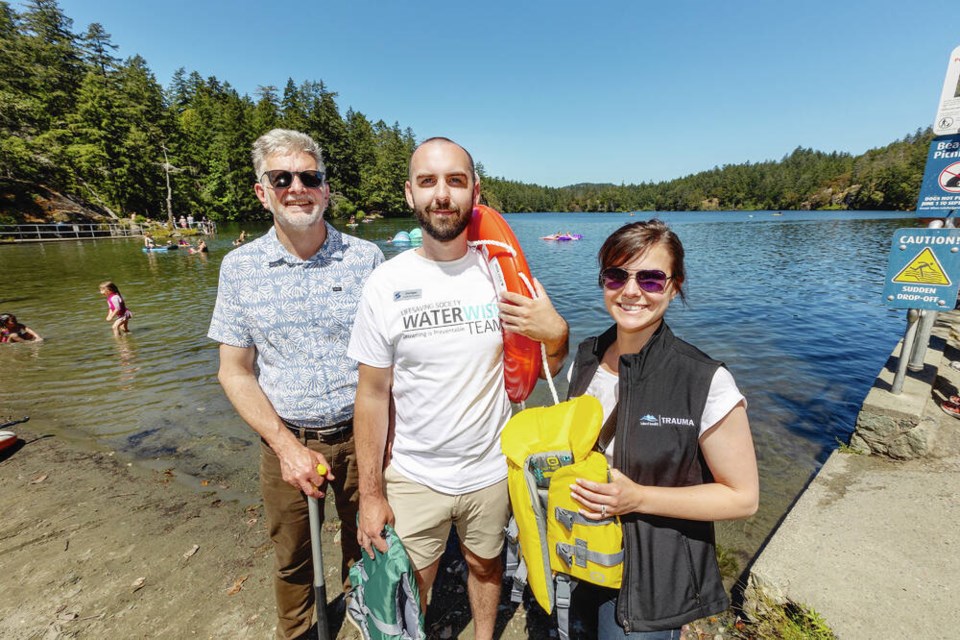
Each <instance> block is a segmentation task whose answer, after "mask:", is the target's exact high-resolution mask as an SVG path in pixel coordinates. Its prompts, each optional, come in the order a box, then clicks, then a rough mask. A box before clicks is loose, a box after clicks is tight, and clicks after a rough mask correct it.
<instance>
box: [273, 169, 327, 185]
mask: <svg viewBox="0 0 960 640" xmlns="http://www.w3.org/2000/svg"><path fill="white" fill-rule="evenodd" d="M263 176H267V180H268V181H269V182H270V186H271V187H273V188H275V189H286V188H287V187H289V186H290V185H292V184H293V176H299V177H300V184H302V185H303V186H305V187H306V188H307V189H316V188H317V187H319V186H322V185H323V178H324V175H323V171H297V172H290V171H287V170H285V169H274V170H273V171H267V172H266V173H264V174H263ZM263 176H260V179H261V180H263Z"/></svg>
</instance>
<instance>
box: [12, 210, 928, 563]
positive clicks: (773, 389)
mask: <svg viewBox="0 0 960 640" xmlns="http://www.w3.org/2000/svg"><path fill="white" fill-rule="evenodd" d="M660 215H661V217H662V218H663V219H664V220H666V221H667V222H668V223H669V224H671V226H672V227H673V228H674V229H675V231H676V232H677V233H678V235H679V236H680V238H681V240H682V241H683V243H684V246H685V248H686V251H687V270H688V282H687V293H688V304H687V305H686V306H684V305H682V304H680V303H679V301H676V302H675V303H674V304H673V306H672V308H671V309H670V311H669V312H668V316H667V319H668V322H669V323H670V325H671V327H672V328H673V329H674V331H675V332H676V333H677V334H678V335H679V336H681V337H683V338H684V339H686V340H687V341H689V342H691V343H693V344H695V345H696V346H698V347H699V348H701V349H702V350H703V351H705V352H707V353H708V354H710V355H711V356H712V357H714V358H716V359H719V360H723V361H724V362H726V363H727V365H728V366H729V368H730V370H731V371H732V372H733V374H734V376H735V377H736V380H737V382H738V384H739V386H740V388H741V390H742V391H743V392H744V394H745V395H746V397H747V399H748V402H749V415H750V422H751V425H752V428H753V432H754V437H755V440H756V444H757V450H758V455H759V461H760V470H761V483H762V487H761V490H762V495H761V510H760V512H759V513H758V514H757V515H756V516H755V517H753V518H751V519H749V520H746V521H743V522H738V523H731V524H724V525H723V526H722V527H721V528H720V537H721V542H722V543H726V544H727V545H728V546H731V547H733V548H735V549H737V550H738V551H739V552H740V553H741V555H743V556H748V555H751V554H752V553H753V552H754V551H755V550H756V549H757V548H758V547H759V545H760V544H761V543H762V541H763V539H764V538H765V537H766V535H767V534H768V533H769V532H770V530H771V529H772V528H773V526H774V525H775V523H776V521H777V520H778V519H779V518H780V517H781V516H782V515H783V513H784V512H785V510H786V509H787V508H788V506H789V504H790V502H791V501H792V500H793V499H794V498H795V497H796V495H797V493H798V492H799V491H800V490H801V489H802V488H803V486H804V484H805V482H806V481H807V479H808V478H809V477H810V474H811V473H812V472H813V471H815V470H816V469H817V468H818V467H819V465H820V464H821V463H822V462H823V461H824V460H825V458H826V456H827V455H828V454H829V452H830V451H831V450H833V449H834V448H836V446H837V441H838V440H840V441H844V442H845V441H846V440H847V438H848V437H849V435H850V433H851V432H852V430H853V426H854V421H855V419H856V415H857V411H858V410H859V407H860V405H861V403H862V401H863V398H864V396H865V395H866V393H867V391H868V390H869V388H870V386H871V384H872V383H873V380H874V377H875V376H876V374H877V372H878V371H879V370H880V368H881V366H882V365H883V364H884V362H885V361H886V359H887V356H888V355H889V353H890V351H891V350H892V348H893V346H894V345H895V344H896V342H897V340H898V339H899V338H900V336H901V334H902V332H903V329H904V321H903V313H902V312H894V311H891V310H888V309H887V308H886V307H885V306H884V305H883V303H882V299H881V292H882V290H883V280H884V274H885V271H886V260H887V252H888V249H889V246H890V241H891V237H892V234H893V231H894V230H895V229H897V228H900V227H908V226H918V224H917V221H916V219H912V218H908V217H906V215H905V214H903V213H886V212H879V213H878V212H784V213H783V215H773V214H772V213H771V212H752V213H740V212H736V213H706V212H684V213H669V212H666V213H661V214H660ZM645 216H646V214H643V213H637V214H635V215H634V216H631V215H630V214H569V213H564V214H557V213H538V214H523V215H519V214H514V215H508V216H507V219H508V220H509V222H510V224H511V225H512V226H513V229H514V231H515V233H516V235H517V236H518V238H519V239H520V242H521V244H522V245H523V247H524V251H525V254H526V257H527V259H528V261H529V263H530V266H531V269H532V271H533V273H534V275H535V276H536V277H537V278H539V279H540V281H541V282H542V283H543V285H544V286H545V287H546V289H547V292H548V294H549V295H550V297H551V298H552V300H553V302H554V304H555V305H556V306H557V308H558V310H559V311H560V313H561V314H562V315H563V316H564V317H565V318H566V319H567V320H568V321H569V323H570V326H571V332H572V336H571V342H572V344H576V343H577V342H578V341H579V340H581V339H583V338H585V337H587V336H589V335H594V334H596V333H598V332H600V331H602V330H603V329H605V328H606V327H607V326H608V324H609V322H610V320H609V316H608V315H607V314H606V311H605V310H604V307H603V302H602V293H601V291H600V289H599V288H598V287H597V284H596V277H597V276H596V272H597V268H596V255H597V251H598V249H599V247H600V244H601V243H602V241H603V240H604V238H606V236H607V235H608V234H609V233H610V232H611V231H613V230H614V229H616V228H617V227H618V226H620V225H621V224H623V223H626V222H630V221H634V220H641V219H644V217H645ZM414 226H415V224H414V222H413V221H412V220H383V221H378V222H375V223H373V224H369V225H367V224H361V225H360V226H359V227H358V228H357V229H356V230H354V232H355V233H356V235H359V236H361V237H364V238H367V239H370V240H374V241H376V242H378V243H380V245H381V246H382V248H383V250H384V253H385V254H386V255H387V257H390V256H392V255H395V254H396V253H397V252H398V251H399V250H400V248H399V247H394V246H391V245H388V244H387V243H386V240H387V239H388V238H391V237H392V236H393V235H394V233H395V232H396V231H398V230H401V229H406V230H410V229H411V228H413V227H414ZM244 228H245V229H246V230H247V232H248V233H251V232H252V235H254V236H257V235H260V234H261V233H263V232H264V231H265V230H266V228H267V227H265V226H264V227H262V228H256V227H254V226H253V225H245V226H244ZM558 231H561V232H565V231H570V232H573V233H579V234H582V235H583V239H582V240H580V241H576V242H546V241H542V240H540V239H539V238H540V237H541V236H545V235H549V234H552V233H555V232H558ZM238 233H239V228H238V227H234V228H231V227H229V226H224V227H221V233H220V235H219V237H216V238H214V239H213V240H212V241H211V242H210V251H211V252H210V254H209V255H188V254H187V253H186V252H183V251H175V252H169V253H162V254H157V253H153V254H144V253H143V252H141V251H140V241H139V240H136V239H103V240H95V241H70V242H57V243H45V244H29V245H15V246H0V273H2V274H3V284H2V285H0V312H11V313H14V314H16V315H17V316H18V318H19V319H20V321H21V322H24V323H25V324H27V325H29V326H30V327H32V328H34V329H35V330H37V331H38V332H39V333H41V335H43V336H44V337H45V338H46V341H45V342H43V343H42V344H22V345H3V346H2V347H0V377H2V381H3V384H2V390H0V420H2V419H7V418H14V417H20V416H23V415H30V416H31V421H30V423H29V425H27V426H28V427H29V428H30V429H31V430H32V431H35V432H39V433H52V434H56V435H57V436H59V437H62V438H66V439H70V440H76V441H82V442H83V443H84V444H85V445H93V446H95V447H97V448H102V449H112V450H117V451H118V452H119V454H120V455H124V456H128V457H129V458H131V459H134V460H136V461H138V462H139V463H142V464H146V465H149V466H152V467H154V468H156V469H173V470H174V471H176V472H177V473H178V476H180V477H181V478H184V479H186V481H188V482H195V483H198V484H199V482H200V481H201V480H205V481H208V482H209V484H210V486H214V487H217V486H219V487H221V488H227V489H225V490H226V492H227V493H229V494H233V495H240V496H242V497H243V498H244V499H248V500H251V501H252V500H254V499H256V496H257V489H256V470H257V450H256V448H255V447H254V446H253V445H254V443H255V438H254V436H253V431H252V430H251V429H249V427H247V426H246V425H245V424H243V423H242V422H241V421H240V420H239V418H237V416H236V414H235V413H234V411H233V409H232V407H231V406H230V404H229V403H228V402H227V400H226V399H225V398H224V395H223V393H222V391H221V389H220V387H219V385H218V384H217V380H216V370H217V348H216V344H214V343H212V342H211V341H209V340H208V339H207V338H206V337H205V335H206V330H207V325H208V322H209V319H210V315H211V312H212V309H213V303H214V300H215V297H216V287H217V275H218V268H219V264H220V261H221V259H222V258H223V255H224V254H225V253H226V252H227V251H229V250H230V249H231V248H232V247H231V240H232V239H233V238H234V237H236V235H238ZM108 279H109V280H114V281H115V282H116V283H117V284H118V285H119V287H120V290H121V292H122V293H123V295H124V298H125V300H126V301H127V304H128V306H129V307H130V309H131V310H132V311H133V313H134V316H133V319H132V320H131V322H130V328H131V329H132V331H133V333H132V334H130V335H129V336H127V337H124V338H121V339H115V338H114V337H113V335H112V333H111V331H110V325H109V324H108V323H106V322H104V321H103V318H104V317H105V315H106V303H105V300H104V298H103V297H102V296H100V295H99V293H98V291H97V285H98V283H99V282H101V281H103V280H108ZM558 387H559V388H560V389H561V392H562V390H563V389H564V387H565V383H558ZM549 402H550V397H549V394H548V392H547V391H546V387H545V386H544V384H543V383H541V384H540V386H539V387H538V389H537V391H536V392H535V394H534V396H533V397H532V398H531V400H530V401H528V405H535V404H547V403H549ZM28 451H29V450H27V452H28ZM24 453H26V452H24Z"/></svg>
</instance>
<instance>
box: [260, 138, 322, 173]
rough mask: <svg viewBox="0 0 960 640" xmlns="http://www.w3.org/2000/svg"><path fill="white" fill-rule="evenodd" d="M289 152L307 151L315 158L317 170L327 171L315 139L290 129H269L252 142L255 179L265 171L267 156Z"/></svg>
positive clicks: (288, 153)
mask: <svg viewBox="0 0 960 640" xmlns="http://www.w3.org/2000/svg"><path fill="white" fill-rule="evenodd" d="M291 153H308V154H310V155H311V156H313V157H314V158H316V160H317V170H318V171H323V172H324V174H326V172H327V168H326V166H325V165H324V164H323V151H322V150H321V149H320V145H318V144H317V143H316V141H315V140H314V139H313V138H311V137H310V136H308V135H307V134H305V133H301V132H300V131H293V130H292V129H271V130H270V131H268V132H266V133H265V134H263V135H262V136H260V137H259V138H257V140H256V142H254V143H253V150H252V151H251V152H250V158H251V159H252V160H253V171H254V172H255V173H256V174H257V180H259V179H260V177H261V176H262V175H263V172H264V171H266V165H267V157H269V156H273V155H282V156H285V155H290V154H291Z"/></svg>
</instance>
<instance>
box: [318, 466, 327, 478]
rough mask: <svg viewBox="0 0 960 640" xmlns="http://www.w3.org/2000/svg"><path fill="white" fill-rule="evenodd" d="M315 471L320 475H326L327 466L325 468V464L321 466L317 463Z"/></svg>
mask: <svg viewBox="0 0 960 640" xmlns="http://www.w3.org/2000/svg"><path fill="white" fill-rule="evenodd" d="M317 473H319V474H320V475H322V476H325V475H327V468H326V467H325V466H323V465H322V464H318V465H317Z"/></svg>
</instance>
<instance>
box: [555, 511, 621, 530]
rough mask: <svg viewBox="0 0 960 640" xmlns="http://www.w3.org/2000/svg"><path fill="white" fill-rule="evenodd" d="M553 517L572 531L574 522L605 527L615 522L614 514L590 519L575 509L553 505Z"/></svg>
mask: <svg viewBox="0 0 960 640" xmlns="http://www.w3.org/2000/svg"><path fill="white" fill-rule="evenodd" d="M553 517H554V518H556V520H557V522H559V523H560V524H562V525H563V526H564V527H566V528H567V531H572V530H573V525H575V524H582V525H584V526H587V527H605V526H607V525H608V524H616V520H615V516H609V517H607V518H604V519H603V520H591V519H590V518H585V517H584V516H583V515H582V514H580V513H578V512H577V511H574V510H572V509H564V508H563V507H554V508H553Z"/></svg>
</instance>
